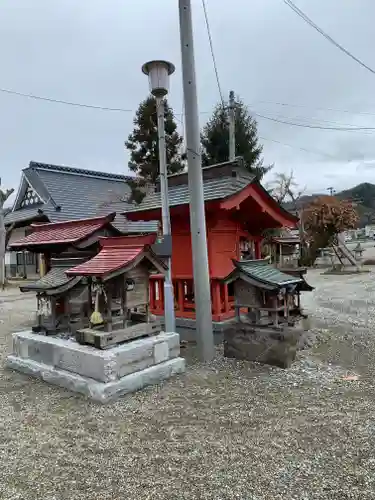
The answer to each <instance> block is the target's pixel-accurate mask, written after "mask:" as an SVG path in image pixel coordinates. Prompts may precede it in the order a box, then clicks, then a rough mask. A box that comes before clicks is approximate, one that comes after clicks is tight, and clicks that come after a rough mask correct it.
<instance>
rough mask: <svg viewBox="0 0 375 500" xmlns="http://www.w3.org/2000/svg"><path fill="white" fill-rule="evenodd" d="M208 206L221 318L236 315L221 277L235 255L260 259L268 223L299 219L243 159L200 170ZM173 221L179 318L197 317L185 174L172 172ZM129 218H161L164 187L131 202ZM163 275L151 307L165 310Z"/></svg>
mask: <svg viewBox="0 0 375 500" xmlns="http://www.w3.org/2000/svg"><path fill="white" fill-rule="evenodd" d="M202 171H203V189H204V199H205V210H206V226H207V246H208V260H209V272H210V281H211V297H212V319H213V321H214V322H222V321H225V320H228V319H231V318H233V317H234V316H235V305H234V304H235V299H234V288H233V284H232V283H230V282H229V283H227V282H225V281H223V278H225V277H226V276H227V275H228V274H229V273H231V272H232V270H233V259H235V260H240V259H241V258H245V259H249V258H251V259H260V257H261V244H262V240H263V236H262V234H263V232H264V230H265V229H267V228H282V227H290V228H294V227H295V226H296V224H297V222H298V219H297V218H296V217H295V216H294V215H292V214H291V213H289V212H287V211H286V210H284V209H283V207H282V206H281V205H279V204H278V203H277V202H276V201H275V200H274V199H273V198H272V197H271V196H270V194H269V193H268V192H267V191H266V189H264V188H263V186H262V185H261V184H260V182H259V181H258V180H257V179H256V178H255V177H254V176H252V175H251V174H249V172H248V171H247V170H246V169H245V168H244V167H243V164H242V160H241V159H237V160H236V161H234V162H226V163H221V164H217V165H212V166H209V167H205V168H203V169H202ZM168 185H169V205H170V213H171V225H172V279H173V286H174V295H175V300H176V309H175V313H176V319H177V322H178V320H179V319H182V321H183V322H184V323H186V321H185V320H194V319H195V304H194V284H193V264H192V246H191V231H190V222H189V221H190V218H189V190H188V176H187V173H182V174H176V175H171V176H169V177H168ZM126 217H127V219H129V220H131V221H137V220H161V200H160V189H159V187H158V186H157V188H156V191H155V193H153V194H148V195H147V196H146V197H145V198H144V200H143V201H142V203H140V204H139V205H137V206H134V207H129V209H128V210H127V211H126ZM163 279H164V277H163V276H162V275H159V276H158V275H155V276H153V277H152V279H151V291H150V307H151V310H152V311H153V313H154V314H156V315H162V314H163V311H164V296H163Z"/></svg>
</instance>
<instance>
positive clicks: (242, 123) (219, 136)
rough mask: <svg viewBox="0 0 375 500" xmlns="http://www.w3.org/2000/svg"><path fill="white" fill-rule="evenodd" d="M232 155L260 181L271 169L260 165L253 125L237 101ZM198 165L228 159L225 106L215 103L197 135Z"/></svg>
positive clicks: (260, 158) (247, 113)
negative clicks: (201, 130) (234, 148)
mask: <svg viewBox="0 0 375 500" xmlns="http://www.w3.org/2000/svg"><path fill="white" fill-rule="evenodd" d="M235 120H236V156H242V157H243V159H244V166H245V167H246V168H247V170H248V171H249V172H251V173H253V174H255V175H257V176H259V178H262V177H263V175H264V174H265V173H267V172H268V171H269V170H270V169H271V168H272V165H271V166H265V165H263V159H262V157H261V155H262V150H263V146H261V145H260V144H259V143H258V131H257V122H256V121H255V119H254V118H253V117H252V116H251V115H250V113H249V111H248V109H247V107H246V106H245V104H244V103H243V101H241V100H240V99H237V100H236V102H235ZM201 143H202V165H203V166H208V165H213V164H215V163H221V162H225V161H228V159H229V123H228V106H227V105H225V107H224V106H223V104H221V103H219V104H218V105H217V106H216V107H215V109H214V111H213V114H212V117H211V118H210V120H209V121H208V122H207V124H206V125H205V126H204V128H203V132H202V134H201Z"/></svg>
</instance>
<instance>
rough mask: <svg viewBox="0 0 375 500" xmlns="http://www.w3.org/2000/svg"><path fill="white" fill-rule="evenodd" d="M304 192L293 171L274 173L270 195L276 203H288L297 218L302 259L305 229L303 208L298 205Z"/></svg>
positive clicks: (304, 189)
mask: <svg viewBox="0 0 375 500" xmlns="http://www.w3.org/2000/svg"><path fill="white" fill-rule="evenodd" d="M305 191H306V186H305V187H304V188H301V187H300V186H299V185H298V183H297V182H296V180H295V178H294V173H293V170H291V171H290V174H286V173H284V172H280V173H276V174H275V177H274V180H273V182H272V184H271V194H272V196H273V197H274V198H275V200H276V201H277V202H278V203H286V202H289V203H291V205H292V209H293V211H294V212H295V214H296V215H298V218H299V224H298V230H299V237H300V258H303V253H304V250H305V229H304V221H303V218H304V216H303V207H302V205H301V203H300V200H301V197H302V196H303V194H304V192H305Z"/></svg>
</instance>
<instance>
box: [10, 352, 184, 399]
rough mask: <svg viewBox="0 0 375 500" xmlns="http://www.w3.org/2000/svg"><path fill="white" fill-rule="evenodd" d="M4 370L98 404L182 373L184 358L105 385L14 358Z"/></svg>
mask: <svg viewBox="0 0 375 500" xmlns="http://www.w3.org/2000/svg"><path fill="white" fill-rule="evenodd" d="M7 367H8V368H11V369H14V370H17V371H20V372H22V373H25V374H27V375H31V376H33V377H37V378H41V379H42V380H44V381H45V382H48V383H50V384H54V385H57V386H59V387H62V388H64V389H68V390H69V391H73V392H78V393H80V394H83V395H84V396H86V397H88V398H90V399H92V400H94V401H97V402H98V403H109V402H111V401H114V400H116V399H117V398H118V397H120V396H123V395H125V394H129V393H131V392H135V391H138V390H140V389H143V388H144V387H147V386H149V385H153V384H158V383H160V382H162V381H163V380H167V379H168V378H170V377H172V376H174V375H177V374H179V373H183V372H184V371H185V360H184V359H183V358H174V359H170V360H168V361H165V362H164V363H159V364H158V365H154V366H151V367H149V368H146V369H145V370H141V371H139V372H136V373H131V374H130V375H127V376H125V377H122V378H121V379H119V380H116V381H113V382H108V383H103V382H97V381H96V380H93V379H89V378H86V377H82V376H81V375H78V374H75V373H71V372H67V371H65V370H59V369H56V368H53V367H52V366H49V365H45V364H43V363H38V362H36V361H33V360H30V359H22V358H18V357H16V356H13V355H10V356H8V358H7Z"/></svg>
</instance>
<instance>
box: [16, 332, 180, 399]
mask: <svg viewBox="0 0 375 500" xmlns="http://www.w3.org/2000/svg"><path fill="white" fill-rule="evenodd" d="M179 354H180V338H179V335H178V334H177V333H165V332H162V333H160V334H159V335H156V336H154V337H149V338H144V339H138V340H135V341H132V342H128V343H126V344H123V345H120V346H116V347H114V348H112V349H108V350H106V351H101V350H99V349H95V348H94V347H90V346H84V345H79V344H78V343H76V342H75V341H73V340H70V339H69V340H66V339H62V338H56V337H45V336H42V335H38V334H35V333H31V332H29V331H27V332H18V333H15V334H13V353H12V354H11V355H10V356H8V358H7V366H8V367H9V368H11V369H14V370H17V371H21V372H23V373H26V374H27V375H31V376H34V377H38V378H41V379H42V380H44V381H46V382H49V383H51V384H55V385H58V386H60V387H64V388H65V389H69V390H71V391H74V392H78V393H81V394H84V395H85V396H87V397H89V398H91V399H93V400H95V401H98V402H101V403H107V402H109V401H112V400H114V399H116V398H117V397H119V396H121V395H123V394H127V393H130V392H134V391H137V390H139V389H142V388H143V387H146V386H148V385H152V384H157V383H158V382H160V381H162V380H165V379H168V378H170V377H171V376H172V375H174V374H177V373H182V372H184V371H185V360H184V359H183V358H181V357H179Z"/></svg>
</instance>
